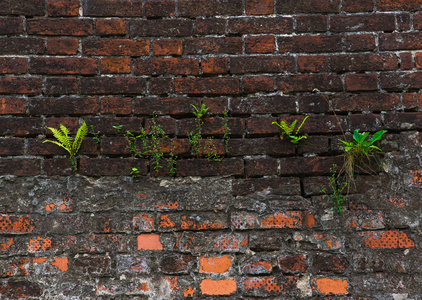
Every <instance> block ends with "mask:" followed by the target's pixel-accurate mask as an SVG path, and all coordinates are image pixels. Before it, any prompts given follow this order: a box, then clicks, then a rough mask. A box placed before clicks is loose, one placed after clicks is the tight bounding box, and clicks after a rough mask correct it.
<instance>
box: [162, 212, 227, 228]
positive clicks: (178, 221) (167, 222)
mask: <svg viewBox="0 0 422 300" xmlns="http://www.w3.org/2000/svg"><path fill="white" fill-rule="evenodd" d="M159 221H160V223H159V228H160V229H161V230H173V231H174V230H176V231H177V230H217V229H223V228H227V227H228V224H227V216H226V215H225V214H220V215H216V214H215V213H214V212H213V213H201V214H195V213H194V214H174V213H173V214H165V215H161V216H160V219H159Z"/></svg>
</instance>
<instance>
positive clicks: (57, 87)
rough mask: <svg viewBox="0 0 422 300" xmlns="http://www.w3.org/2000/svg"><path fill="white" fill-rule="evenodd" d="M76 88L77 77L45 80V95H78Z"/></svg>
mask: <svg viewBox="0 0 422 300" xmlns="http://www.w3.org/2000/svg"><path fill="white" fill-rule="evenodd" d="M76 86H77V84H76V78H75V77H65V78H63V77H48V78H46V79H45V93H46V94H47V95H54V96H61V95H69V94H76Z"/></svg>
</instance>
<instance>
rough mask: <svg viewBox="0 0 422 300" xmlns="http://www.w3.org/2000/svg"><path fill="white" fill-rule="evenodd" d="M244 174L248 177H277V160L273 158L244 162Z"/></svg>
mask: <svg viewBox="0 0 422 300" xmlns="http://www.w3.org/2000/svg"><path fill="white" fill-rule="evenodd" d="M245 172H246V175H247V176H248V177H260V176H268V175H277V173H278V160H277V159H275V158H256V159H247V160H245Z"/></svg>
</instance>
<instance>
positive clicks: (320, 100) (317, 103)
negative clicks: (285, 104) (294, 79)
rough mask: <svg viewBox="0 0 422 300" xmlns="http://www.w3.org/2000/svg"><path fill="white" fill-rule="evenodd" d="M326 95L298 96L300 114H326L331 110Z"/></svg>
mask: <svg viewBox="0 0 422 300" xmlns="http://www.w3.org/2000/svg"><path fill="white" fill-rule="evenodd" d="M329 104H330V102H329V98H328V96H327V95H305V96H299V111H300V112H313V113H318V112H328V111H330V110H331V108H330V105H329Z"/></svg>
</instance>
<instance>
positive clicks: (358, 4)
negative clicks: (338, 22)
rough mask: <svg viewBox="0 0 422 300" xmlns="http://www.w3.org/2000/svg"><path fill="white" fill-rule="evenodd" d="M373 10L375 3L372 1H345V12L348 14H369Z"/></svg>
mask: <svg viewBox="0 0 422 300" xmlns="http://www.w3.org/2000/svg"><path fill="white" fill-rule="evenodd" d="M377 4H378V3H377ZM373 9H374V2H373V1H372V0H360V1H353V0H343V11H346V12H369V11H372V10H373Z"/></svg>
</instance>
